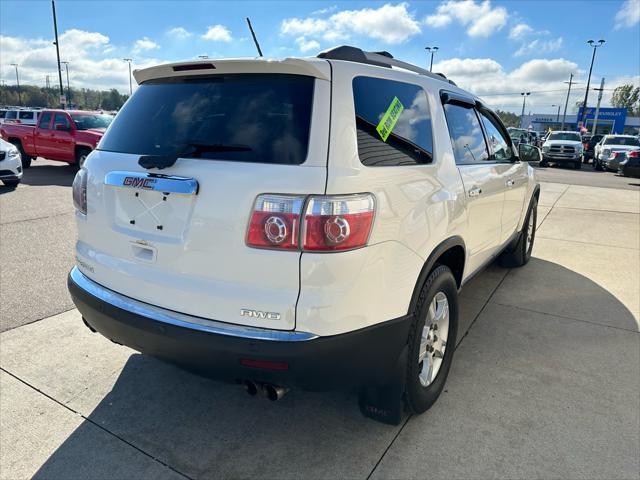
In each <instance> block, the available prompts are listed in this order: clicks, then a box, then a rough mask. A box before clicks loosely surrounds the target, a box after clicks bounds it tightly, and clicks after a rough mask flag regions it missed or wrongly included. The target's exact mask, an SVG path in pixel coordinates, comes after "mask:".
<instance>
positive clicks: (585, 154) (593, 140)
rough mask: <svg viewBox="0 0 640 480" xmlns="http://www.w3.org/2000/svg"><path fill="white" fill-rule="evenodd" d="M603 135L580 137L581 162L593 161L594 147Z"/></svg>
mask: <svg viewBox="0 0 640 480" xmlns="http://www.w3.org/2000/svg"><path fill="white" fill-rule="evenodd" d="M603 137H604V135H600V134H596V135H586V136H584V137H582V163H589V160H591V161H593V154H594V148H595V146H596V144H598V142H600V140H602V138H603Z"/></svg>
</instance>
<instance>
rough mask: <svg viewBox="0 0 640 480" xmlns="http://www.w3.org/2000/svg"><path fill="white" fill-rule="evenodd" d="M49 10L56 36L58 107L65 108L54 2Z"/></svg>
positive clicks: (52, 0) (52, 1)
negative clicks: (58, 83)
mask: <svg viewBox="0 0 640 480" xmlns="http://www.w3.org/2000/svg"><path fill="white" fill-rule="evenodd" d="M51 10H52V11H53V33H54V34H55V36H56V41H55V42H53V43H54V45H55V46H56V57H57V59H58V81H59V82H60V105H61V106H62V108H65V106H66V104H67V102H63V101H62V97H64V88H62V69H61V68H60V45H59V43H58V21H57V20H56V2H55V1H54V0H51Z"/></svg>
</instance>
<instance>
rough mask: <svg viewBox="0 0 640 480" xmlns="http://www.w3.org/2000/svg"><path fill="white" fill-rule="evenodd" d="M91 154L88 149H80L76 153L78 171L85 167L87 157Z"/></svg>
mask: <svg viewBox="0 0 640 480" xmlns="http://www.w3.org/2000/svg"><path fill="white" fill-rule="evenodd" d="M90 153H91V150H89V149H88V148H79V149H78V151H77V152H76V167H78V170H79V169H81V168H82V167H83V166H84V162H85V161H86V160H87V157H88V156H89V154H90Z"/></svg>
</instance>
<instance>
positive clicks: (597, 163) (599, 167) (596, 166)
mask: <svg viewBox="0 0 640 480" xmlns="http://www.w3.org/2000/svg"><path fill="white" fill-rule="evenodd" d="M593 169H594V170H597V171H598V172H601V171H602V170H603V169H602V164H601V163H600V160H594V161H593Z"/></svg>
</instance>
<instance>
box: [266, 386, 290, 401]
mask: <svg viewBox="0 0 640 480" xmlns="http://www.w3.org/2000/svg"><path fill="white" fill-rule="evenodd" d="M288 391H289V389H288V388H284V387H277V386H275V385H265V386H264V392H265V394H266V395H267V398H268V399H269V400H271V401H272V402H275V401H276V400H280V399H281V398H282V397H284V396H285V394H286V393H287V392H288Z"/></svg>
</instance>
